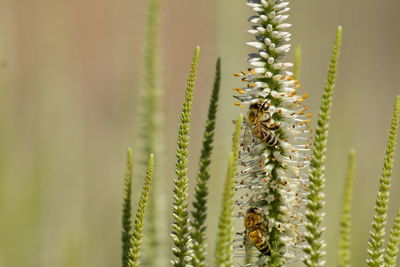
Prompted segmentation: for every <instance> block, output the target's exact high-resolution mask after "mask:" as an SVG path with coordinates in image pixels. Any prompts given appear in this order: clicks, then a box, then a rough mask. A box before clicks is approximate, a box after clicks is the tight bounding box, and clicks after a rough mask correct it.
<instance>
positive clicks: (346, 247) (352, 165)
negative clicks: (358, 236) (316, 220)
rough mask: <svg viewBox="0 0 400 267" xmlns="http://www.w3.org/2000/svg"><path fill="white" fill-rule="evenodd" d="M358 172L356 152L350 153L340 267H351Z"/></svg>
mask: <svg viewBox="0 0 400 267" xmlns="http://www.w3.org/2000/svg"><path fill="white" fill-rule="evenodd" d="M355 170H356V161H355V152H354V150H352V151H350V153H349V163H348V167H347V175H346V181H345V184H344V188H343V201H342V205H343V206H342V216H341V219H340V237H339V267H350V259H351V251H350V244H351V203H352V194H353V181H354V175H355Z"/></svg>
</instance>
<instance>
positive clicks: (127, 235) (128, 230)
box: [122, 148, 133, 267]
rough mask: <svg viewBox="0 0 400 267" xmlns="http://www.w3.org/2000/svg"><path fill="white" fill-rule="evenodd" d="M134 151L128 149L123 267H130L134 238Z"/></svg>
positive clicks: (124, 194)
mask: <svg viewBox="0 0 400 267" xmlns="http://www.w3.org/2000/svg"><path fill="white" fill-rule="evenodd" d="M132 162H133V160H132V149H130V148H129V149H128V152H127V160H126V172H125V178H124V189H123V203H122V267H128V254H129V248H130V241H131V237H132V235H131V234H132V213H131V210H132V207H131V195H132Z"/></svg>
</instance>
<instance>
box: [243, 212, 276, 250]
mask: <svg viewBox="0 0 400 267" xmlns="http://www.w3.org/2000/svg"><path fill="white" fill-rule="evenodd" d="M244 227H245V229H246V231H245V241H250V242H251V243H252V244H253V245H254V246H255V247H256V248H257V249H258V250H259V251H260V252H261V253H262V254H264V255H265V256H270V255H271V248H270V246H269V244H268V241H267V238H266V237H265V235H266V233H267V223H266V222H265V220H264V218H263V215H262V214H261V213H260V212H259V211H258V210H257V208H250V209H249V210H248V211H247V213H246V216H245V217H244Z"/></svg>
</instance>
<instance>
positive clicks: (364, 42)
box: [0, 0, 400, 267]
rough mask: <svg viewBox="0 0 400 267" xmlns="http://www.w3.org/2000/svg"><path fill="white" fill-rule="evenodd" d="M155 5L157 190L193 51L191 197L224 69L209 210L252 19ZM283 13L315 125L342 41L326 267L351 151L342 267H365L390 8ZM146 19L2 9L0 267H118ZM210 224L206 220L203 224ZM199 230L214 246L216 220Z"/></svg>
mask: <svg viewBox="0 0 400 267" xmlns="http://www.w3.org/2000/svg"><path fill="white" fill-rule="evenodd" d="M162 2H163V4H162V16H161V30H160V36H159V45H160V54H161V56H162V71H161V72H160V78H161V77H162V78H161V79H162V81H163V83H162V84H163V88H164V90H165V93H164V95H165V97H164V98H163V103H162V105H163V106H164V111H165V122H164V123H165V125H166V126H167V127H166V128H165V129H163V132H165V134H166V139H165V140H166V151H167V152H166V157H167V158H168V159H169V161H168V162H166V168H167V169H166V175H165V176H164V178H165V179H166V180H167V181H168V183H170V182H171V181H172V179H173V177H174V173H173V167H174V160H173V159H174V153H175V138H176V136H177V125H178V120H179V115H178V113H179V111H180V103H181V102H182V100H183V91H184V87H185V82H186V77H187V72H188V68H189V65H190V61H191V57H192V53H193V51H194V48H195V46H196V45H197V44H199V45H200V46H201V48H202V57H201V65H200V70H199V76H198V85H197V91H196V97H195V100H194V113H193V122H194V123H193V129H192V134H191V141H192V144H191V147H190V153H191V154H190V160H191V170H190V174H191V177H190V178H191V179H192V181H191V186H192V187H193V178H194V175H195V172H196V170H197V160H198V156H199V149H200V143H201V136H202V131H203V130H202V127H203V121H204V120H205V117H206V109H207V104H208V98H209V96H210V92H211V85H212V80H213V74H214V63H215V60H216V57H217V56H221V57H222V62H223V84H222V93H221V94H222V97H221V101H220V109H219V113H218V125H217V127H218V129H217V134H216V142H217V143H216V145H215V153H214V158H215V160H216V161H214V163H213V165H212V171H213V177H212V181H211V183H212V192H211V196H210V197H211V199H212V200H213V202H214V203H219V201H220V197H221V196H220V192H221V188H222V183H223V178H224V175H225V173H224V170H225V163H226V161H225V160H224V161H218V159H221V158H223V159H224V158H226V155H227V153H228V150H229V145H230V138H231V137H230V134H231V130H232V123H231V121H232V120H233V119H234V118H235V117H236V116H237V114H238V113H239V112H240V110H238V108H236V107H233V106H232V102H233V100H232V97H231V93H232V90H231V88H232V87H235V86H238V84H239V83H240V82H239V81H238V80H237V79H235V78H234V77H232V75H231V74H232V73H234V72H237V71H239V70H241V69H245V68H246V67H247V64H246V62H245V58H246V55H247V53H248V52H250V51H251V49H250V48H248V47H246V46H245V44H244V43H245V41H247V40H248V39H250V38H251V36H250V35H249V34H247V33H246V30H247V28H248V26H249V24H248V23H247V21H246V19H247V17H248V16H249V15H250V10H249V9H248V8H247V7H246V6H245V4H244V3H245V1H243V0H235V1H233V0H202V1H195V0H185V1H182V0H170V1H162ZM292 2H293V3H292V5H291V7H292V12H291V15H292V16H291V18H290V22H291V23H293V24H294V27H293V32H294V38H293V41H292V43H293V44H296V45H297V44H300V45H301V46H302V48H303V62H302V68H301V77H300V80H301V83H302V84H303V88H302V90H303V91H305V92H308V93H309V94H310V99H309V101H308V103H309V106H310V110H311V111H312V112H313V113H314V114H315V113H317V109H318V105H319V99H320V96H321V90H322V88H323V85H324V80H325V74H326V71H327V66H328V60H329V56H330V48H331V45H332V42H333V39H334V35H335V31H336V27H337V25H342V26H343V27H344V40H343V42H344V45H343V53H342V60H341V63H340V71H339V76H338V84H337V90H336V93H335V98H334V107H333V118H332V123H331V132H330V141H329V150H328V165H327V178H328V180H327V190H326V194H327V205H326V213H327V216H326V220H325V222H326V225H327V227H328V229H327V231H326V238H327V239H328V251H329V252H328V256H327V258H328V265H327V266H335V265H336V252H335V249H336V248H337V233H338V217H339V209H340V195H341V190H342V184H343V177H344V174H345V167H346V159H347V152H348V150H349V149H350V148H352V147H353V148H355V149H356V151H357V156H358V158H357V163H358V171H357V179H356V181H355V183H356V185H355V193H354V196H355V197H354V227H353V233H354V243H353V249H354V258H353V261H354V266H364V265H365V264H364V262H363V258H365V256H366V252H365V251H366V244H367V239H368V237H369V236H368V232H369V230H370V221H371V218H372V212H373V204H374V198H375V196H376V190H377V182H378V178H379V175H380V172H381V168H382V163H383V156H384V151H385V147H384V146H385V144H386V139H387V137H386V136H387V133H388V127H389V123H390V116H391V111H392V106H393V102H394V96H395V95H396V94H400V86H399V83H398V81H397V78H398V76H399V75H398V72H399V67H398V62H399V61H400V52H399V47H400V30H399V25H400V18H399V16H398V12H399V10H400V2H399V1H395V0H387V1H372V0H367V1H365V0H364V1H362V0H354V1H344V0H333V1H326V0H308V1H292ZM146 7H147V1H138V0H133V1H128V0H115V1H107V0H79V1H78V0H69V1H65V0H56V1H54V0H52V1H50V0H35V1H29V0H0V218H1V220H0V266H7V267H22V266H23V267H27V266H35V267H36V266H37V267H42V266H43V267H50V266H52V267H53V266H82V267H83V266H84V267H91V266H96V267H101V266H104V267H105V266H118V265H119V264H120V231H121V230H120V206H121V185H122V177H123V173H124V163H125V149H126V147H128V146H133V147H136V145H137V144H136V136H137V127H138V123H137V122H138V119H137V106H138V91H139V87H140V83H141V69H142V66H141V62H142V57H143V56H142V51H143V39H144V27H145V14H146ZM395 164H396V165H395V173H394V176H393V178H394V181H393V190H392V192H393V193H392V199H391V205H390V217H389V219H390V222H391V221H392V218H393V215H394V213H395V210H396V209H397V207H398V206H399V201H400V197H399V195H398V194H397V192H398V191H399V190H398V189H399V188H400V179H399V178H400V171H399V169H400V168H399V166H400V157H396V163H395ZM169 190H170V191H172V187H169ZM166 193H168V194H169V193H170V192H166ZM218 211H219V207H218V206H215V205H214V206H211V207H210V214H217V212H218ZM208 221H209V225H210V227H209V229H210V242H211V243H212V242H213V240H214V236H215V228H216V227H215V225H216V221H217V216H209V218H208ZM390 224H391V223H390ZM212 249H213V246H211V247H210V251H212Z"/></svg>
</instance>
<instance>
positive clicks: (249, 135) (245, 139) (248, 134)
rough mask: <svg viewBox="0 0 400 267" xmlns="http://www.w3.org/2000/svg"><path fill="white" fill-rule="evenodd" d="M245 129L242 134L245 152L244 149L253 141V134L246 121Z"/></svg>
mask: <svg viewBox="0 0 400 267" xmlns="http://www.w3.org/2000/svg"><path fill="white" fill-rule="evenodd" d="M245 123H246V127H245V128H244V133H243V139H242V140H243V142H242V144H243V149H244V150H246V148H247V147H248V146H249V145H250V144H251V142H252V139H253V134H252V132H251V130H252V129H251V125H250V124H249V123H248V122H247V121H246V122H245Z"/></svg>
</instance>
